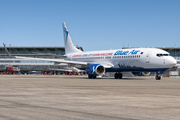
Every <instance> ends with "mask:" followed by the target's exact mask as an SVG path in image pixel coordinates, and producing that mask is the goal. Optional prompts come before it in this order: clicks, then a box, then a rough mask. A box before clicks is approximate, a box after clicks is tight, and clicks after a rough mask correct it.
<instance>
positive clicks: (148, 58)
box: [146, 52, 151, 63]
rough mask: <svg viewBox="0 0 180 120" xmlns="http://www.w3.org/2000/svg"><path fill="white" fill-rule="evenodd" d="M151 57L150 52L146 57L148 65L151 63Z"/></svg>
mask: <svg viewBox="0 0 180 120" xmlns="http://www.w3.org/2000/svg"><path fill="white" fill-rule="evenodd" d="M150 55H151V52H148V53H147V55H146V63H150Z"/></svg>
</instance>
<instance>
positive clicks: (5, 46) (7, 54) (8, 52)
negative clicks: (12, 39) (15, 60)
mask: <svg viewBox="0 0 180 120" xmlns="http://www.w3.org/2000/svg"><path fill="white" fill-rule="evenodd" d="M3 45H4V49H5V51H6V53H7V55H8V56H11V54H9V51H8V50H7V48H6V45H5V44H4V43H3Z"/></svg>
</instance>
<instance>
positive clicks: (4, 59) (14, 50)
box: [0, 46, 180, 73]
mask: <svg viewBox="0 0 180 120" xmlns="http://www.w3.org/2000/svg"><path fill="white" fill-rule="evenodd" d="M77 48H78V49H81V50H82V51H83V48H82V47H77ZM7 49H8V51H9V53H10V54H11V55H12V56H22V57H34V58H48V59H63V58H62V55H64V54H65V48H64V47H12V46H9V47H7ZM123 49H126V48H123ZM159 49H163V50H165V51H167V52H169V53H170V55H171V56H173V57H174V58H175V59H176V60H180V48H179V47H172V48H166V47H160V48H159ZM179 64H180V63H179ZM7 65H14V66H18V67H19V68H20V70H21V71H22V72H28V71H32V70H33V71H42V72H44V71H47V72H50V71H52V72H54V73H55V72H57V71H58V70H57V69H62V68H63V67H65V66H67V65H63V64H61V65H54V63H53V62H49V61H42V60H22V59H13V58H10V57H8V56H7V54H6V52H5V49H4V47H0V71H4V70H5V68H6V66H7ZM53 69H56V70H53ZM178 69H179V68H178Z"/></svg>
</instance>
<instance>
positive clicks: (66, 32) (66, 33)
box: [64, 28, 68, 41]
mask: <svg viewBox="0 0 180 120" xmlns="http://www.w3.org/2000/svg"><path fill="white" fill-rule="evenodd" d="M64 32H65V35H66V41H67V37H68V31H67V30H66V28H64Z"/></svg>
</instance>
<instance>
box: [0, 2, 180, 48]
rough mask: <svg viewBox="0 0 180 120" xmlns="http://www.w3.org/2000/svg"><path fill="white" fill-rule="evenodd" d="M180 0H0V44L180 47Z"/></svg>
mask: <svg viewBox="0 0 180 120" xmlns="http://www.w3.org/2000/svg"><path fill="white" fill-rule="evenodd" d="M179 6H180V0H149V1H148V0H0V44H1V45H0V46H2V43H6V44H7V46H8V45H9V44H11V46H64V39H63V31H62V23H63V22H66V23H67V26H68V29H69V32H70V34H71V37H72V39H73V42H74V44H75V45H78V46H82V47H83V48H84V50H85V51H91V50H107V49H120V48H122V47H123V46H125V47H127V46H128V45H129V46H131V47H175V44H176V47H180V7H179Z"/></svg>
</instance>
